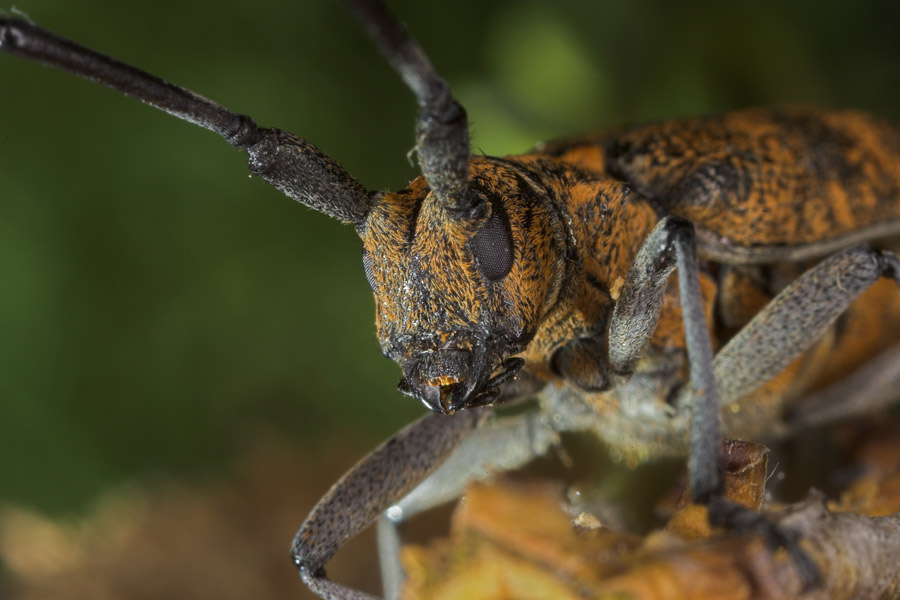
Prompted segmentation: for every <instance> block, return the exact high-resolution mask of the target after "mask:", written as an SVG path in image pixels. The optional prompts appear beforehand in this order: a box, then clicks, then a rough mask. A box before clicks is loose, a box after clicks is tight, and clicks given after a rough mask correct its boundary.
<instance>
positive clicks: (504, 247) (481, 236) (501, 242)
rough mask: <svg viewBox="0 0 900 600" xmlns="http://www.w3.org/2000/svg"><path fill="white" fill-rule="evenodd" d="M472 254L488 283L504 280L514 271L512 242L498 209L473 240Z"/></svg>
mask: <svg viewBox="0 0 900 600" xmlns="http://www.w3.org/2000/svg"><path fill="white" fill-rule="evenodd" d="M472 254H473V255H474V256H475V264H477V265H478V270H479V271H481V274H482V276H484V278H485V279H487V280H488V281H497V280H499V279H503V278H504V277H506V274H507V273H509V270H510V269H512V263H513V247H512V240H511V239H510V236H509V229H508V227H507V225H506V223H505V221H504V219H503V216H502V215H501V214H500V211H499V210H496V208H495V210H494V211H493V212H492V213H491V217H490V218H489V219H488V222H487V223H486V224H485V226H484V227H482V228H481V230H480V231H479V232H478V233H476V234H475V237H474V238H472Z"/></svg>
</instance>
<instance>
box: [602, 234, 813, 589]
mask: <svg viewBox="0 0 900 600" xmlns="http://www.w3.org/2000/svg"><path fill="white" fill-rule="evenodd" d="M676 268H677V269H678V293H679V298H680V301H681V310H682V318H683V321H684V331H685V340H686V345H687V354H688V361H689V364H690V387H689V388H688V389H685V390H684V391H683V392H682V394H681V395H680V397H679V406H687V407H689V409H690V453H689V459H688V478H689V488H690V492H691V496H692V497H693V499H694V501H695V502H698V503H701V504H705V505H706V506H707V507H708V508H709V520H710V523H711V524H713V525H718V526H725V527H726V528H728V529H731V530H738V531H745V532H746V531H749V532H754V533H759V534H761V535H763V536H764V537H765V538H766V540H767V541H768V542H769V543H770V544H772V545H774V546H782V547H784V548H785V549H786V550H787V551H788V552H789V553H790V554H791V556H792V557H793V559H794V563H795V564H796V566H797V568H798V570H799V571H800V575H801V577H802V578H803V579H804V581H805V582H806V583H807V584H808V585H809V584H812V583H814V582H816V581H818V580H819V573H818V571H817V569H816V567H815V564H814V563H812V561H811V560H810V559H809V557H808V556H807V555H806V554H805V553H804V552H803V551H802V550H801V549H800V548H799V546H798V544H797V540H796V539H795V537H794V536H792V535H791V534H790V533H789V532H785V531H783V530H782V529H781V528H779V527H778V526H777V525H775V524H774V523H772V522H771V521H769V520H768V519H767V518H765V517H764V516H762V515H760V514H758V513H756V512H754V511H752V510H751V509H748V508H745V507H743V506H740V505H737V504H734V503H732V502H728V501H727V500H725V499H724V498H723V497H722V489H723V477H722V457H721V454H720V438H721V435H720V432H719V429H720V425H719V399H718V392H717V388H716V377H715V373H716V371H715V370H714V367H713V365H714V363H713V352H712V344H711V342H710V338H709V329H708V326H707V323H706V319H705V317H704V315H703V300H702V296H701V293H700V281H699V273H698V261H697V247H696V242H695V238H694V228H693V226H692V225H691V224H690V223H689V222H688V221H686V220H685V219H682V218H679V217H671V216H670V217H666V218H665V219H663V220H662V221H660V223H659V224H657V226H656V227H655V228H654V229H653V231H652V232H651V233H650V235H649V236H648V237H647V239H646V240H645V241H644V243H643V245H642V246H641V249H640V251H639V252H638V255H637V257H636V258H635V260H634V262H633V263H632V266H631V268H630V269H629V272H628V276H627V278H626V280H625V285H624V287H623V290H622V293H621V295H620V297H619V301H618V302H617V304H616V307H615V310H614V311H613V316H612V320H611V322H610V329H609V356H610V366H611V369H612V373H613V376H614V377H616V378H618V379H619V380H620V381H622V380H624V379H627V378H628V377H630V375H631V374H632V373H633V372H634V369H635V366H636V365H637V362H638V360H639V359H640V357H641V356H642V355H643V354H644V353H645V352H646V349H647V347H648V346H649V344H650V337H651V336H652V334H653V331H654V330H655V328H656V325H657V323H658V321H659V315H660V310H661V308H662V300H663V294H664V292H665V287H666V282H667V280H668V278H669V276H670V275H671V274H672V272H673V271H674V270H675V269H676Z"/></svg>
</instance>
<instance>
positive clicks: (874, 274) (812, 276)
mask: <svg viewBox="0 0 900 600" xmlns="http://www.w3.org/2000/svg"><path fill="white" fill-rule="evenodd" d="M898 272H900V260H898V259H897V257H896V256H895V255H893V254H891V253H888V252H878V251H876V250H873V249H871V248H870V247H868V246H865V245H861V246H854V247H852V248H847V249H846V250H842V251H841V252H838V253H837V254H834V255H832V256H830V257H828V258H826V259H825V260H823V261H822V262H820V263H819V264H817V265H816V266H814V267H813V268H811V269H809V270H808V271H806V272H805V273H803V275H801V276H800V277H798V278H797V279H796V280H795V281H794V282H793V283H791V284H790V285H788V286H787V287H786V288H785V289H783V290H782V291H781V292H780V293H779V294H778V295H777V296H776V297H775V298H773V299H772V301H771V302H769V303H768V304H767V305H766V306H765V307H764V308H763V309H762V310H761V311H759V312H758V313H757V314H756V316H755V317H753V319H752V320H751V321H750V322H749V323H747V325H745V326H744V328H743V329H741V331H739V332H738V333H737V334H736V335H735V336H734V337H733V338H731V340H730V341H729V342H728V343H727V344H726V345H725V347H723V348H722V349H721V350H720V351H719V353H718V354H717V355H716V360H715V374H716V381H717V383H718V386H719V396H720V399H721V402H722V403H723V404H730V403H732V402H735V401H737V400H740V399H741V398H742V397H744V396H747V395H748V394H750V393H752V392H753V391H755V390H756V389H757V388H758V387H759V386H761V385H762V384H763V383H765V382H767V381H768V380H770V379H771V378H772V377H774V376H775V375H777V374H778V373H780V372H781V371H782V370H783V369H784V368H785V367H787V366H788V365H789V364H790V363H791V362H792V361H793V360H794V359H795V358H797V357H798V356H799V355H800V354H802V353H803V352H804V351H805V350H807V349H808V348H810V347H811V346H812V345H813V343H814V342H815V341H816V340H818V339H819V337H820V336H821V335H822V334H823V333H824V332H825V330H826V329H827V328H828V327H829V326H830V325H831V324H832V323H833V322H834V321H835V319H837V318H838V317H839V316H840V315H841V313H843V312H844V311H845V310H847V307H848V306H849V305H850V303H851V302H852V301H853V300H854V299H856V297H857V296H859V295H860V294H862V293H863V292H864V291H866V290H867V289H868V288H869V287H870V286H871V285H872V284H873V283H875V281H877V280H878V278H879V277H892V278H894V279H898V277H900V275H898Z"/></svg>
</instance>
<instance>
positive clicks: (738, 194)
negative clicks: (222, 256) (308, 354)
mask: <svg viewBox="0 0 900 600" xmlns="http://www.w3.org/2000/svg"><path fill="white" fill-rule="evenodd" d="M470 193H473V194H477V195H479V197H480V198H481V199H483V200H485V202H483V203H482V204H483V206H484V207H486V208H485V209H484V210H483V211H482V212H481V213H479V214H478V215H475V217H473V218H459V215H454V214H451V213H450V212H449V211H448V209H447V208H445V207H444V206H442V205H441V203H440V202H438V200H437V199H436V198H435V196H434V195H433V194H432V193H431V191H430V189H429V188H428V186H427V185H426V183H425V182H424V180H423V179H422V178H419V179H417V180H416V181H414V182H413V183H412V184H410V186H409V187H408V188H407V189H406V190H403V191H401V192H399V193H396V194H391V193H385V194H381V195H378V196H376V198H375V200H374V202H373V207H372V209H371V211H370V213H369V215H368V217H367V219H366V221H365V223H364V224H363V225H362V226H361V227H360V228H359V231H360V235H361V237H362V239H363V242H364V246H365V249H366V253H367V254H368V258H367V260H369V261H370V265H371V269H370V270H371V277H370V283H371V284H372V286H373V290H374V292H375V297H376V312H377V317H376V322H377V328H378V335H379V339H380V340H381V343H382V349H383V351H384V352H385V354H387V355H388V356H390V357H392V358H394V359H395V360H397V361H398V362H400V363H401V365H403V364H405V362H406V361H409V360H412V359H414V358H415V357H416V356H418V355H421V354H422V353H429V352H435V351H438V350H440V349H442V348H460V349H468V348H471V346H472V344H473V340H474V339H475V338H474V337H473V332H478V336H481V337H482V338H483V337H487V338H488V339H491V340H501V341H502V342H503V343H502V344H501V346H502V347H503V348H504V351H503V352H500V353H499V354H498V355H497V356H495V357H493V358H492V360H491V364H492V365H493V367H494V368H496V367H497V365H499V364H500V362H501V361H502V360H503V359H504V358H508V356H510V355H517V356H521V357H522V358H524V359H525V361H526V362H525V368H526V370H527V371H529V372H530V373H531V374H532V375H534V376H537V377H538V378H539V379H541V380H545V381H546V380H551V379H554V378H556V377H558V376H559V375H560V372H559V371H558V370H557V367H558V366H559V362H554V357H557V359H559V357H560V356H563V355H561V354H560V352H561V351H562V350H563V349H564V348H566V349H567V353H566V354H565V355H564V357H565V364H566V367H567V369H570V370H571V371H570V373H569V375H571V374H572V373H574V372H579V373H581V375H579V376H578V379H579V380H580V381H581V382H582V383H581V385H582V387H585V388H586V389H590V388H591V385H594V383H596V384H597V385H601V384H602V383H603V382H602V380H601V379H597V378H591V377H590V375H589V371H590V370H591V369H593V368H595V367H596V368H597V369H599V370H601V371H602V369H603V368H604V367H605V365H604V364H602V363H603V362H604V361H605V357H604V354H603V351H602V346H603V343H604V341H605V335H606V328H607V326H608V321H609V318H610V315H611V313H612V309H613V307H614V306H615V302H616V299H617V298H618V293H619V290H620V289H621V286H622V283H623V281H624V278H625V276H626V274H627V272H628V269H629V267H630V266H631V263H632V261H633V260H634V257H635V255H636V254H637V252H638V249H639V248H640V246H641V244H642V243H643V241H644V239H645V237H646V236H647V234H648V233H649V232H650V230H651V229H652V228H653V227H654V225H655V224H656V223H657V222H658V221H659V219H660V218H662V217H663V216H665V215H667V214H673V215H679V216H683V217H686V218H688V219H690V220H691V221H692V222H693V223H695V224H696V225H697V226H698V228H699V229H701V230H702V229H706V230H709V231H712V232H714V233H715V234H716V235H718V236H721V238H722V239H723V240H725V241H726V242H727V243H729V244H733V245H736V246H744V247H746V248H748V249H750V251H751V252H752V249H753V248H754V247H759V246H781V245H784V246H797V247H802V246H804V245H808V244H815V243H817V242H820V241H821V240H823V239H831V238H840V237H841V236H844V235H846V234H847V233H852V232H854V231H859V230H861V229H865V228H867V227H869V226H872V225H876V224H883V223H886V222H887V223H890V222H892V221H896V222H898V224H900V133H898V131H897V130H896V129H894V128H893V127H891V126H889V125H887V124H885V123H883V122H881V121H878V120H877V119H875V118H873V117H870V116H867V115H863V114H861V113H856V112H850V111H844V112H830V111H824V110H804V109H786V110H779V111H766V110H746V111H740V112H734V113H729V114H726V115H722V116H719V117H711V118H704V119H690V120H684V121H672V122H664V123H660V124H657V125H650V126H645V127H640V128H637V129H633V130H630V131H624V132H617V133H615V134H609V135H605V134H600V135H594V136H589V137H586V138H583V139H580V140H574V141H569V142H561V143H554V144H547V145H545V146H543V147H542V148H540V149H539V151H537V152H534V153H532V154H527V155H522V156H510V157H506V158H491V157H481V158H473V159H472V160H471V162H470ZM497 211H499V212H500V214H501V215H502V216H503V219H504V220H505V221H506V222H507V224H508V228H509V233H510V239H511V242H512V248H513V256H514V259H513V263H512V267H511V269H510V271H509V273H508V275H506V276H505V277H503V278H501V279H499V280H497V281H489V280H487V279H485V277H484V276H483V275H482V274H481V273H480V272H479V269H478V267H477V264H476V261H475V259H474V258H473V255H472V248H471V244H472V239H473V236H475V234H476V233H477V232H478V231H479V230H480V229H481V228H482V227H484V226H485V223H486V222H487V221H488V219H489V218H490V216H491V214H493V213H494V212H497ZM890 239H894V238H890ZM814 263H815V261H807V262H804V263H786V262H780V263H772V264H762V265H754V266H742V265H739V264H736V265H725V264H717V263H716V262H713V261H709V260H707V261H704V262H703V263H702V264H701V270H702V273H701V284H702V289H703V302H704V307H705V309H706V314H707V318H708V320H709V321H710V324H711V330H712V334H713V343H714V346H717V347H718V346H721V345H722V344H724V343H725V342H727V341H728V339H729V338H730V336H731V335H733V334H734V333H736V332H737V331H738V330H739V329H740V328H741V327H742V326H743V325H745V324H746V323H747V322H748V321H749V320H750V319H751V318H752V317H753V315H754V314H755V313H756V312H757V311H758V310H759V309H760V308H761V307H762V306H764V305H765V304H766V303H767V302H768V301H769V300H771V299H772V298H773V297H774V296H775V294H777V293H778V291H779V290H780V289H781V288H783V287H784V285H786V284H787V283H789V282H790V280H791V279H792V278H793V277H796V276H797V275H799V274H800V273H801V272H802V271H803V270H805V269H806V268H809V267H810V266H812V265H813V264H814ZM876 287H877V289H876V290H873V291H871V292H868V293H866V294H865V295H864V296H863V297H862V298H860V299H859V300H857V301H856V302H855V303H854V304H853V306H852V307H851V309H850V311H848V313H847V314H846V315H844V316H843V317H842V318H841V319H840V320H839V321H838V323H837V324H836V325H835V326H834V328H833V331H832V333H831V334H829V335H828V336H826V337H825V338H823V340H822V341H821V342H819V344H818V346H817V347H816V348H813V349H811V350H810V351H809V352H808V353H807V356H806V357H805V358H803V357H801V359H798V360H797V361H796V362H795V364H794V365H792V367H791V368H790V369H789V370H788V371H789V372H790V374H791V376H790V377H788V376H785V377H779V378H777V379H776V380H774V381H773V382H771V383H770V384H768V385H767V386H766V387H765V389H764V390H762V391H761V392H760V395H761V396H760V397H762V395H765V397H766V398H767V402H774V403H775V404H778V403H780V402H781V401H782V400H784V399H786V398H787V397H789V396H790V397H793V396H796V395H798V394H799V393H800V392H802V391H804V390H809V389H812V388H813V387H816V386H819V385H823V384H824V383H826V382H827V381H831V380H832V379H833V378H832V377H828V376H827V375H826V373H828V372H838V371H839V370H840V371H841V372H845V371H847V370H849V369H851V368H853V367H854V366H857V365H859V364H862V363H863V362H865V360H866V359H867V357H869V356H872V355H873V354H874V353H875V352H877V351H879V350H880V349H883V348H885V347H887V346H889V345H890V344H891V343H895V342H896V341H898V340H900V294H898V293H897V291H896V290H894V289H891V287H890V285H889V284H884V285H881V284H879V285H878V286H876ZM679 307H680V303H679V300H678V297H677V282H676V281H675V278H673V279H672V281H671V282H670V284H669V285H668V287H667V292H666V298H665V301H664V304H663V308H662V314H661V318H660V321H659V325H658V328H657V331H656V334H655V335H654V337H653V339H652V341H651V347H650V352H651V354H652V355H656V356H663V355H666V356H670V357H671V356H673V355H674V354H678V353H681V354H684V352H685V349H684V336H683V331H682V325H681V317H680V308H679ZM826 347H827V348H828V349H829V351H828V352H825V351H824V350H823V348H826ZM504 353H505V354H504ZM828 356H831V357H833V358H831V359H827V360H826V358H825V357H828ZM650 360H651V362H652V359H650ZM675 363H677V361H675V362H674V363H673V364H675ZM841 365H843V367H842V368H839V367H840V366H841ZM646 368H648V369H652V368H654V367H653V365H650V366H647V367H646ZM798 369H799V370H800V371H802V377H801V374H800V372H799V371H798ZM429 373H430V374H429V376H428V377H429V378H428V379H427V381H426V383H428V384H429V385H449V384H453V383H456V382H458V381H459V380H460V376H459V374H458V373H457V374H453V373H451V372H450V370H447V369H445V370H441V368H438V369H437V370H436V371H434V372H429ZM673 376H674V377H678V378H681V380H679V381H672V382H670V384H669V387H670V388H674V387H677V386H678V385H681V384H683V383H685V381H683V379H684V378H685V377H686V373H685V372H684V369H680V370H679V371H678V373H677V374H676V375H673ZM800 381H802V382H804V383H803V385H800V388H802V389H800V390H799V391H798V390H797V387H798V386H797V385H794V384H797V383H798V382H800Z"/></svg>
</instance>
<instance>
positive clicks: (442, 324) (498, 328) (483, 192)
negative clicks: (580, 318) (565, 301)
mask: <svg viewBox="0 0 900 600" xmlns="http://www.w3.org/2000/svg"><path fill="white" fill-rule="evenodd" d="M469 171H470V179H469V184H468V187H467V191H466V193H467V194H468V195H469V197H468V200H467V201H466V202H465V203H464V204H465V208H463V209H457V208H451V207H448V205H447V203H446V202H444V201H442V200H441V199H439V198H438V197H436V195H435V194H434V193H433V192H432V191H431V189H430V188H429V187H428V185H427V183H426V182H425V180H424V179H423V178H419V179H417V180H415V181H414V182H413V183H412V184H410V186H409V187H408V188H407V189H405V190H403V191H401V192H399V193H396V194H391V193H385V194H382V195H380V196H379V197H377V198H376V200H375V202H374V203H373V205H372V208H371V210H370V212H369V214H368V216H367V218H366V221H365V222H364V223H363V224H361V226H360V227H359V228H358V230H359V233H360V236H361V237H362V240H363V244H364V249H363V266H364V269H365V273H366V278H367V280H368V282H369V285H370V287H371V288H372V291H373V292H374V294H375V307H376V327H377V330H378V338H379V341H380V343H381V348H382V352H383V353H384V354H385V355H386V356H388V357H389V358H391V359H393V360H395V361H396V362H397V363H398V364H399V365H400V366H401V368H402V369H403V372H404V377H403V379H402V380H401V382H400V385H399V389H400V391H401V392H403V393H405V394H407V395H410V396H413V397H415V398H417V399H419V400H420V401H422V402H423V403H424V404H425V405H426V406H427V407H428V408H429V409H431V410H434V411H436V412H453V411H455V410H459V409H461V408H467V407H471V406H477V405H482V404H487V403H491V402H493V400H494V399H495V398H496V397H497V395H498V393H499V386H500V384H502V383H503V382H505V381H507V380H508V379H510V378H512V377H513V376H514V375H515V374H516V372H517V371H518V370H519V368H520V367H521V366H522V364H523V363H524V361H523V360H522V359H520V358H515V355H516V354H517V353H519V352H521V351H522V350H524V349H525V346H526V345H527V344H528V342H529V341H530V340H531V338H532V337H533V336H534V333H535V330H536V329H537V326H538V325H539V323H540V321H541V318H542V317H543V316H544V315H545V314H546V313H547V312H548V311H549V309H550V307H551V306H552V305H553V303H554V301H555V298H556V296H557V294H558V291H559V288H560V286H561V281H562V273H563V270H564V269H563V265H562V262H563V260H562V257H563V247H564V244H563V242H562V240H561V237H560V236H561V235H562V234H561V233H559V227H555V226H554V223H555V221H554V219H553V218H552V210H551V207H550V204H549V201H548V199H547V198H546V197H545V195H543V194H542V193H541V191H540V190H539V189H537V188H536V187H535V186H534V184H533V183H531V182H530V181H529V180H527V178H525V177H523V176H522V175H520V174H519V173H518V171H517V170H516V169H515V168H514V167H513V166H511V165H510V164H509V163H507V162H506V161H504V160H502V159H490V158H478V159H473V160H472V161H471V163H470V165H469Z"/></svg>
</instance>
